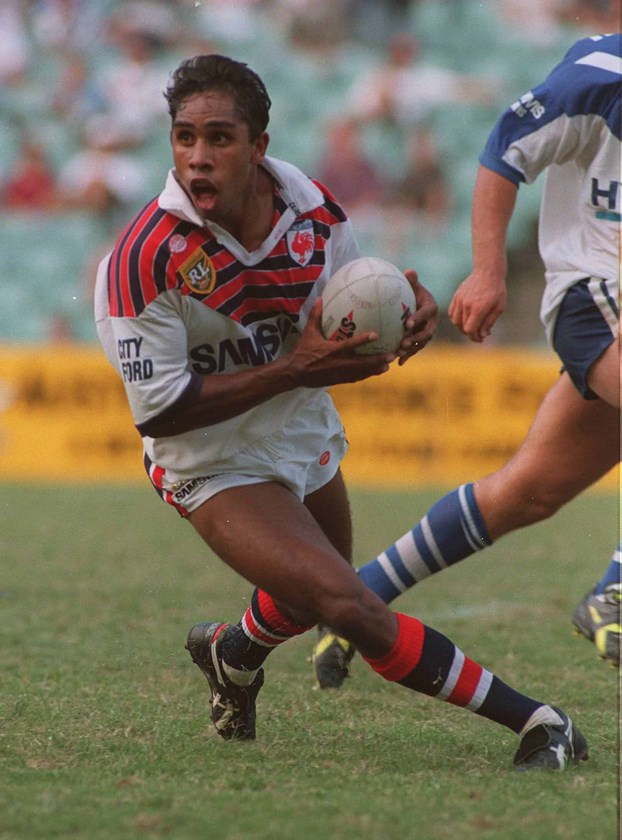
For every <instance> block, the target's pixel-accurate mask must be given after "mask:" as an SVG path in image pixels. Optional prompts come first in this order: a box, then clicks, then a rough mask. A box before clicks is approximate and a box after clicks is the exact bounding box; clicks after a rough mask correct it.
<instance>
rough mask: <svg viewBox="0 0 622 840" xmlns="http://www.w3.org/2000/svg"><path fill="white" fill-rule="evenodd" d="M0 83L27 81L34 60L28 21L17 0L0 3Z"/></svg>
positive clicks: (17, 83)
mask: <svg viewBox="0 0 622 840" xmlns="http://www.w3.org/2000/svg"><path fill="white" fill-rule="evenodd" d="M0 33H2V49H0V85H2V86H4V85H9V86H14V85H21V84H23V83H24V82H25V80H26V78H27V74H28V69H29V65H30V62H31V60H32V56H31V50H30V44H29V42H28V34H27V30H26V22H25V20H24V14H23V12H22V10H21V8H20V4H19V3H18V2H17V1H16V0H3V2H2V3H0Z"/></svg>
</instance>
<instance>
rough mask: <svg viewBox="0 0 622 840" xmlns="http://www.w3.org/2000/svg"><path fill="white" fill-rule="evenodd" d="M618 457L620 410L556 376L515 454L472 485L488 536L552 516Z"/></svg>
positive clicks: (564, 378)
mask: <svg viewBox="0 0 622 840" xmlns="http://www.w3.org/2000/svg"><path fill="white" fill-rule="evenodd" d="M619 459H620V413H619V411H617V410H616V409H615V408H613V407H612V406H610V405H608V404H607V403H605V402H603V401H602V400H585V399H583V397H581V395H580V394H579V393H578V391H577V390H576V388H575V387H574V385H573V384H572V383H571V381H570V378H569V377H568V375H567V374H565V373H564V374H562V375H561V376H560V377H559V379H558V380H557V382H556V383H555V385H553V387H552V388H551V389H550V391H549V392H548V393H547V395H546V397H545V398H544V400H543V402H542V404H541V406H540V408H539V409H538V412H537V414H536V416H535V418H534V421H533V423H532V425H531V428H530V429H529V432H528V433H527V437H526V438H525V440H524V441H523V443H522V445H521V447H520V448H519V450H518V452H517V453H516V454H515V455H514V456H513V457H512V458H511V459H510V461H508V463H507V464H506V465H505V466H503V467H502V468H501V469H500V470H498V471H497V472H495V473H493V474H491V475H489V476H486V478H484V479H482V480H481V481H478V482H477V483H476V485H475V495H476V498H477V501H478V504H479V506H480V508H481V510H482V515H483V516H484V519H485V521H486V524H487V526H488V530H489V533H490V536H491V538H492V539H493V540H494V539H497V538H498V537H500V536H501V535H502V534H504V533H507V532H508V531H511V530H513V529H514V528H518V527H521V526H523V525H528V524H531V523H533V522H538V521H539V520H541V519H544V518H546V517H547V516H550V515H551V514H553V513H554V512H555V511H556V510H557V509H558V508H559V507H561V506H562V505H564V504H566V503H567V502H569V501H570V500H571V499H573V498H574V497H575V496H576V495H577V494H578V493H580V492H582V491H583V490H585V489H586V488H588V487H589V486H590V485H592V484H593V483H594V482H595V481H598V479H599V478H601V477H602V476H603V475H605V474H606V473H607V472H608V471H609V470H610V469H612V468H613V467H614V466H615V464H617V463H618V461H619Z"/></svg>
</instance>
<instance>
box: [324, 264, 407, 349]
mask: <svg viewBox="0 0 622 840" xmlns="http://www.w3.org/2000/svg"><path fill="white" fill-rule="evenodd" d="M322 305H323V309H322V321H321V324H322V332H323V334H324V337H325V338H328V339H330V340H333V341H343V340H344V339H346V338H352V336H354V335H358V334H359V333H362V332H369V331H371V330H373V331H374V332H376V333H378V338H377V340H376V341H370V342H369V343H368V344H364V345H363V346H362V347H359V348H358V349H357V351H356V352H357V353H363V354H372V353H394V352H395V351H396V350H397V348H398V347H399V344H400V341H401V339H402V335H403V333H404V323H405V321H406V319H407V318H408V316H409V315H410V314H411V313H412V312H414V311H415V309H416V306H417V304H416V302H415V295H414V292H413V290H412V287H411V285H410V283H409V282H408V280H407V279H406V277H405V276H404V275H403V274H402V272H401V271H400V270H399V269H398V268H396V267H395V266H394V265H392V264H391V263H390V262H387V261H386V260H381V259H379V258H378V257H360V258H359V259H356V260H352V262H349V263H346V265H344V266H342V267H341V268H340V269H338V270H337V271H336V272H335V273H334V274H333V276H332V277H331V278H330V280H328V282H327V283H326V286H325V287H324V291H323V292H322Z"/></svg>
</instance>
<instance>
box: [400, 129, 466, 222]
mask: <svg viewBox="0 0 622 840" xmlns="http://www.w3.org/2000/svg"><path fill="white" fill-rule="evenodd" d="M389 207H391V208H393V209H396V210H399V212H400V215H404V214H405V216H406V218H409V219H410V223H411V225H412V223H413V220H414V221H415V222H416V223H417V225H423V226H425V228H426V230H427V231H430V232H434V233H436V234H438V233H440V232H442V231H443V230H444V229H445V226H446V224H447V221H448V219H449V215H450V213H451V210H452V197H451V192H450V189H449V184H448V182H447V178H446V176H445V172H444V170H443V165H442V162H441V159H440V155H439V152H438V144H437V141H436V136H435V134H434V132H433V131H432V128H431V127H430V126H427V125H422V126H420V127H417V128H414V129H413V130H412V131H411V132H410V133H409V136H408V138H407V142H406V152H405V167H404V173H403V175H402V176H401V177H400V178H399V179H398V180H397V181H396V182H395V184H394V186H393V189H392V191H391V194H390V197H389Z"/></svg>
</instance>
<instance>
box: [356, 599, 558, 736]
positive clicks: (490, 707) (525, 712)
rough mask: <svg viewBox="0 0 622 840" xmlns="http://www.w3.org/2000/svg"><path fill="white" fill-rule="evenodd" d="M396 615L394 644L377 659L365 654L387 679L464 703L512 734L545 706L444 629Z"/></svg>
mask: <svg viewBox="0 0 622 840" xmlns="http://www.w3.org/2000/svg"><path fill="white" fill-rule="evenodd" d="M395 615H396V617H397V620H398V627H399V629H398V636H397V640H396V642H395V644H394V645H393V648H392V649H391V650H390V651H389V653H387V654H386V655H385V656H383V657H381V658H379V659H369V658H366V661H367V662H368V663H369V665H371V667H372V668H373V669H374V671H376V673H378V674H380V676H382V677H384V679H386V680H389V681H391V682H398V683H400V685H403V686H406V688H411V689H413V690H414V691H419V692H421V693H422V694H427V695H429V696H430V697H436V698H438V699H439V700H445V701H447V702H448V703H452V704H454V705H455V706H462V707H464V708H466V709H469V710H470V711H472V712H475V713H476V714H478V715H482V716H483V717H486V718H489V719H490V720H493V721H495V722H496V723H500V724H502V725H503V726H507V727H508V728H510V729H512V730H513V731H514V732H521V730H522V729H523V727H524V726H525V724H526V723H527V721H528V720H529V718H530V717H531V716H532V715H533V713H534V712H535V711H536V710H537V709H538V708H540V707H541V706H543V705H544V704H543V703H540V702H538V701H537V700H533V699H532V698H531V697H527V696H526V695H524V694H521V693H520V692H518V691H515V690H514V689H513V688H511V687H510V686H508V685H506V684H505V683H503V682H502V681H501V680H500V679H499V678H498V677H496V676H495V675H494V674H493V673H492V672H491V671H487V670H486V669H485V668H483V667H482V666H481V665H479V664H478V663H477V662H475V661H474V660H472V659H469V658H468V657H467V656H465V655H464V653H462V651H461V650H460V649H459V648H457V647H456V646H455V645H454V643H453V642H452V641H451V640H450V639H448V638H447V637H446V636H443V635H442V633H439V632H438V631H437V630H434V629H433V628H432V627H428V626H426V625H425V624H423V623H422V622H421V621H419V620H418V619H416V618H412V617H411V616H407V615H403V614H402V613H396V614H395Z"/></svg>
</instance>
